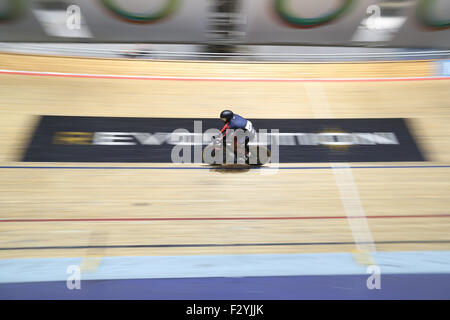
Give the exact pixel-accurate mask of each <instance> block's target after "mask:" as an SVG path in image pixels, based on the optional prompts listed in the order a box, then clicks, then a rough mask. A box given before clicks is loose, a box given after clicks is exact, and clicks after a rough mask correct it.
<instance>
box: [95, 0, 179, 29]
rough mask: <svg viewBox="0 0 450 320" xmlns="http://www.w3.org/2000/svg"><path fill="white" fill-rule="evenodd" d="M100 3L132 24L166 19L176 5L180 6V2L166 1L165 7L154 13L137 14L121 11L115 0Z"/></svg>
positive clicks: (175, 0) (174, 0) (105, 0)
mask: <svg viewBox="0 0 450 320" xmlns="http://www.w3.org/2000/svg"><path fill="white" fill-rule="evenodd" d="M101 1H102V3H103V5H104V6H105V7H106V8H107V9H108V10H110V11H111V12H112V13H114V14H115V15H117V16H119V18H123V19H125V20H127V21H129V22H134V23H153V22H155V21H157V20H160V19H162V18H165V17H168V16H169V15H171V14H172V13H173V12H174V11H175V10H176V9H177V7H178V5H179V4H180V0H167V2H166V4H165V6H164V7H163V8H162V9H161V10H159V11H157V12H155V13H150V14H138V13H132V12H129V11H126V10H123V9H121V8H120V7H119V5H117V4H116V3H115V0H101Z"/></svg>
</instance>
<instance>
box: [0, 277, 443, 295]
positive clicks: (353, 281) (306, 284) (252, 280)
mask: <svg viewBox="0 0 450 320" xmlns="http://www.w3.org/2000/svg"><path fill="white" fill-rule="evenodd" d="M366 281H367V275H339V276H336V275H329V276H286V277H245V278H183V279H128V280H86V281H82V282H81V289H80V290H77V289H73V290H68V289H67V288H66V282H65V281H52V282H35V283H6V284H0V299H128V300H134V299H170V300H196V299H201V300H215V299H224V300H235V299H236V300H252V299H255V300H256V299H257V300H280V299H284V300H300V299H450V274H397V275H395V274H391V275H384V276H383V277H382V280H381V288H380V289H372V290H369V289H368V288H367V286H366Z"/></svg>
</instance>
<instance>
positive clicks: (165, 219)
mask: <svg viewBox="0 0 450 320" xmlns="http://www.w3.org/2000/svg"><path fill="white" fill-rule="evenodd" d="M364 218H365V219H394V218H396V219H401V218H450V214H428V215H388V216H355V217H347V216H304V217H216V218H85V219H83V218H80V219H77V218H73V219H0V223H1V222H77V221H78V222H108V221H109V222H114V221H117V222H119V221H220V220H332V219H364Z"/></svg>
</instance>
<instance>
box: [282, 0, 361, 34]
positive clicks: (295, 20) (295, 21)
mask: <svg viewBox="0 0 450 320" xmlns="http://www.w3.org/2000/svg"><path fill="white" fill-rule="evenodd" d="M288 1H292V0H275V11H276V13H277V14H278V15H279V17H280V18H281V19H283V20H284V21H286V22H287V23H289V24H292V25H295V26H297V27H299V28H311V27H316V26H320V25H323V24H326V23H329V22H331V21H333V20H335V19H337V18H340V17H342V16H343V15H344V14H346V13H347V11H348V10H349V8H350V7H351V6H352V5H353V3H354V2H355V1H354V0H341V1H342V2H343V3H342V5H341V6H340V7H339V8H338V9H337V10H336V11H333V12H331V13H329V14H326V15H323V16H319V17H316V18H302V17H298V16H295V15H293V14H291V13H290V12H289V10H288V9H287V5H288Z"/></svg>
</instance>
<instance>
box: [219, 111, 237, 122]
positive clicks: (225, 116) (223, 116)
mask: <svg viewBox="0 0 450 320" xmlns="http://www.w3.org/2000/svg"><path fill="white" fill-rule="evenodd" d="M233 115H234V114H233V111H230V110H223V111H222V112H221V113H220V119H222V120H223V121H224V122H230V120H231V119H232V118H233Z"/></svg>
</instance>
